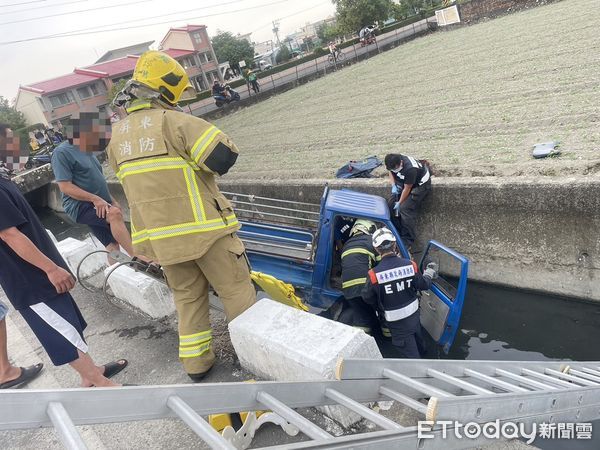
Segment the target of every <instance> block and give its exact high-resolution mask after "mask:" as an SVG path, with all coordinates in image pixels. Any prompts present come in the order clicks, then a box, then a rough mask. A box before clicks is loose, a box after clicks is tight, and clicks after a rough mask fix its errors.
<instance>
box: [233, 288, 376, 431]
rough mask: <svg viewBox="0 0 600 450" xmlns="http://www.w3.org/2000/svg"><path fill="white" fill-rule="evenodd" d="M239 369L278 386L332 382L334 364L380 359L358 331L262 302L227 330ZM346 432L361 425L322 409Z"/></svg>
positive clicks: (338, 411) (349, 415) (340, 410)
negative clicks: (317, 381)
mask: <svg viewBox="0 0 600 450" xmlns="http://www.w3.org/2000/svg"><path fill="white" fill-rule="evenodd" d="M229 334H230V336H231V342H232V344H233V347H234V348H235V351H236V353H237V355H238V358H239V360H240V363H241V365H242V366H243V367H244V368H245V369H247V370H249V371H250V372H252V373H254V374H255V375H257V376H259V377H261V378H266V379H270V380H277V381H307V380H323V379H327V380H333V379H335V369H336V364H337V361H338V359H339V358H381V357H382V356H381V353H380V352H379V348H378V347H377V343H376V342H375V339H373V338H372V337H371V336H369V335H367V334H366V333H364V332H363V331H362V330H359V329H357V328H353V327H350V326H347V325H344V324H341V323H338V322H334V321H332V320H328V319H324V318H322V317H319V316H316V315H314V314H310V313H306V312H303V311H300V310H297V309H294V308H290V307H289V306H285V305H282V304H281V303H278V302H274V301H272V300H268V299H263V300H260V301H258V302H257V303H256V304H255V305H254V306H252V307H251V308H249V309H248V310H247V311H245V312H244V313H243V314H241V315H240V316H238V317H237V318H236V319H235V320H233V321H232V322H231V323H230V324H229ZM321 410H322V411H323V412H324V413H325V414H326V415H328V416H329V417H331V418H332V419H334V420H336V421H337V422H339V423H340V424H342V425H343V426H345V427H349V426H351V425H353V424H354V423H356V422H358V421H360V420H361V417H360V416H358V415H357V414H355V413H353V412H351V411H349V410H348V409H346V408H344V407H338V406H335V407H324V408H322V409H321Z"/></svg>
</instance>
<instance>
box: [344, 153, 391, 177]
mask: <svg viewBox="0 0 600 450" xmlns="http://www.w3.org/2000/svg"><path fill="white" fill-rule="evenodd" d="M382 164H383V163H382V162H381V160H380V159H379V158H378V157H377V156H367V157H366V158H365V159H364V160H362V161H348V163H347V164H344V165H343V166H342V167H340V168H339V169H338V171H337V172H336V174H335V177H336V178H371V177H372V176H373V175H372V174H371V172H373V170H375V169H377V168H378V167H379V166H381V165H382Z"/></svg>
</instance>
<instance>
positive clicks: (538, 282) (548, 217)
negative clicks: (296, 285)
mask: <svg viewBox="0 0 600 450" xmlns="http://www.w3.org/2000/svg"><path fill="white" fill-rule="evenodd" d="M220 185H221V188H222V189H223V190H226V191H230V192H239V193H248V194H255V195H258V196H264V197H274V198H280V199H286V200H297V201H303V202H309V203H318V202H319V201H320V198H321V196H322V194H323V187H324V185H325V183H324V182H323V181H310V180H306V181H305V180H302V181H289V182H281V181H273V182H265V181H260V182H252V181H240V180H234V179H232V178H226V179H225V180H222V182H221V183H220ZM330 186H331V187H332V188H352V189H356V190H359V191H364V192H368V193H372V194H377V195H382V196H387V195H388V194H389V187H388V186H387V184H386V183H385V182H384V181H383V180H381V179H377V180H352V181H339V180H333V181H331V182H330ZM111 190H112V192H113V195H114V196H115V198H117V200H118V201H119V202H121V204H122V205H126V201H125V198H124V195H123V191H122V189H121V186H120V185H118V184H113V185H111ZM57 192H58V189H57V187H56V186H55V185H51V187H50V189H49V195H48V199H49V202H48V205H49V206H50V207H51V208H53V209H57V210H60V197H59V196H58V195H57ZM127 215H128V211H126V216H127ZM418 229H419V240H420V245H423V244H424V243H425V242H426V241H427V240H429V239H436V240H438V241H440V242H442V243H444V244H445V245H447V246H449V247H451V248H453V249H455V250H457V251H459V252H460V253H462V254H464V255H466V256H467V257H468V258H469V259H470V260H471V268H470V273H469V277H470V279H473V280H477V281H483V282H488V283H494V284H500V285H505V286H511V287H516V288H520V289H531V290H536V291H540V292H544V293H549V294H555V295H564V296H569V297H574V298H581V299H588V300H595V301H600V182H598V181H594V182H592V181H590V180H581V179H575V178H574V179H568V178H561V179H551V178H537V179H526V178H523V179H512V180H506V179H497V178H492V177H489V178H480V179H450V178H437V179H434V187H433V192H432V194H431V195H430V197H429V198H428V199H427V201H426V203H425V205H424V209H423V212H422V213H421V215H420V218H419V224H418Z"/></svg>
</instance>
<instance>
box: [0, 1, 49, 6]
mask: <svg viewBox="0 0 600 450" xmlns="http://www.w3.org/2000/svg"><path fill="white" fill-rule="evenodd" d="M45 1H46V0H32V1H30V2H19V3H11V4H10V5H0V8H7V7H9V6H21V5H27V4H29V3H41V2H45Z"/></svg>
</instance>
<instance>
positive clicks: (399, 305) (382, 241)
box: [362, 228, 437, 358]
mask: <svg viewBox="0 0 600 450" xmlns="http://www.w3.org/2000/svg"><path fill="white" fill-rule="evenodd" d="M373 247H374V248H375V250H377V252H378V253H379V254H380V255H381V262H380V263H379V264H378V265H377V267H375V268H373V269H371V270H369V274H368V277H367V282H366V284H365V285H364V288H363V291H362V297H363V299H364V301H365V302H366V303H368V304H371V305H377V306H378V307H379V309H380V310H381V311H383V314H384V318H385V321H386V323H387V326H388V327H389V329H390V332H391V334H392V344H394V346H395V347H396V348H397V349H398V351H399V353H400V356H401V357H402V358H420V357H421V356H422V354H423V353H424V344H423V338H422V335H421V321H420V315H419V298H418V291H426V290H428V289H429V288H430V287H431V281H432V280H434V279H435V278H437V265H436V264H435V263H429V264H428V265H427V269H426V270H425V272H424V273H423V275H421V274H420V273H419V272H418V269H417V265H416V263H415V262H414V261H411V260H410V259H406V258H402V257H400V256H398V248H397V246H396V238H395V237H394V234H393V233H392V232H391V231H390V230H389V229H387V228H380V229H379V230H377V231H376V232H375V233H373Z"/></svg>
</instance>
